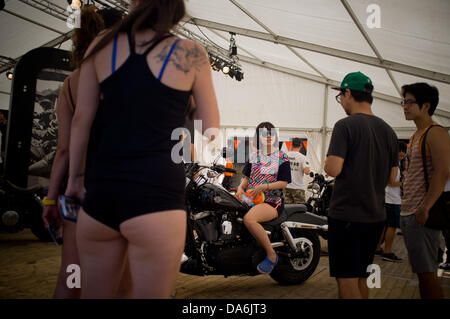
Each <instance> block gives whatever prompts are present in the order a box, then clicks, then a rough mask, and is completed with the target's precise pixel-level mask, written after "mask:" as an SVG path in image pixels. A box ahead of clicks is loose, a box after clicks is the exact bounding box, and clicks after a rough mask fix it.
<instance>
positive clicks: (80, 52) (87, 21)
mask: <svg viewBox="0 0 450 319" xmlns="http://www.w3.org/2000/svg"><path fill="white" fill-rule="evenodd" d="M97 11H98V9H97V8H96V7H95V6H94V5H85V6H83V7H82V9H81V17H80V18H81V25H80V28H76V29H75V31H74V33H73V36H72V43H73V50H72V64H73V66H74V67H75V68H79V67H80V66H81V63H82V62H83V56H84V54H85V53H86V50H87V48H88V47H89V44H90V43H91V42H92V40H94V38H95V37H96V36H97V34H98V33H99V32H100V31H102V30H103V29H104V28H105V25H104V22H103V19H102V17H101V16H100V15H99V14H98V12H97Z"/></svg>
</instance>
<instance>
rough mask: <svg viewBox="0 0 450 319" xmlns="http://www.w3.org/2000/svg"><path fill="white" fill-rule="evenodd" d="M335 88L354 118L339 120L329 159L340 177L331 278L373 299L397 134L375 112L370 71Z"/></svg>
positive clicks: (332, 218)
mask: <svg viewBox="0 0 450 319" xmlns="http://www.w3.org/2000/svg"><path fill="white" fill-rule="evenodd" d="M333 89H335V90H339V91H340V93H339V94H338V95H337V96H336V99H337V101H338V103H340V104H341V106H342V107H343V109H344V111H345V112H346V113H347V115H348V117H346V118H344V119H341V120H339V121H338V122H336V124H335V126H334V128H333V133H332V136H331V141H330V146H329V149H328V153H327V159H326V162H325V172H326V173H327V174H328V175H330V176H332V177H335V178H336V181H335V185H334V190H333V195H332V198H331V203H330V210H329V214H328V251H329V260H330V276H331V277H336V280H337V283H338V289H339V297H340V298H368V295H369V292H368V287H367V279H366V278H367V277H368V276H369V273H368V272H367V271H368V266H369V265H371V264H372V262H373V258H374V254H375V249H376V246H377V243H378V239H379V238H380V236H381V233H382V231H383V228H384V225H385V220H386V211H385V208H384V197H385V196H384V195H385V194H384V191H385V187H386V185H387V183H388V182H391V183H392V182H394V181H395V177H396V176H397V172H398V142H397V136H396V135H395V133H394V131H393V130H392V128H391V127H390V126H389V125H388V124H386V122H384V121H383V120H382V119H380V118H379V117H376V116H375V115H374V114H373V113H372V108H371V105H372V101H373V97H372V91H373V85H372V81H371V80H370V79H369V78H368V77H367V76H366V75H364V74H362V73H361V72H354V73H349V74H347V75H346V76H345V78H344V80H343V81H342V83H341V85H340V87H338V88H333Z"/></svg>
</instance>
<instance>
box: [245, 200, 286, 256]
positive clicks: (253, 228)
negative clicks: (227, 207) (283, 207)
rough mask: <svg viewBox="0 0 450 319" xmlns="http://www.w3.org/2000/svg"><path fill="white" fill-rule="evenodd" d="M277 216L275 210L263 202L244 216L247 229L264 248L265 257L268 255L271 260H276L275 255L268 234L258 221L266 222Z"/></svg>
mask: <svg viewBox="0 0 450 319" xmlns="http://www.w3.org/2000/svg"><path fill="white" fill-rule="evenodd" d="M277 216H278V213H277V210H276V209H275V208H273V207H272V206H270V205H269V204H265V203H263V204H259V205H256V206H254V207H252V208H251V209H250V210H249V211H248V212H247V214H245V216H244V224H245V226H246V227H247V229H248V231H249V232H250V234H252V235H253V237H254V238H255V239H256V241H257V242H258V243H259V244H260V245H261V246H262V247H263V248H264V250H265V251H266V254H267V257H269V259H270V260H271V261H272V262H275V261H276V259H277V255H276V253H275V250H273V248H272V245H271V244H270V239H269V236H267V233H266V230H265V229H264V227H262V226H261V224H260V223H263V222H268V221H270V220H272V219H275V218H276V217H277Z"/></svg>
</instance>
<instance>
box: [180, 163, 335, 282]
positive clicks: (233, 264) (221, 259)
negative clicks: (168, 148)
mask: <svg viewBox="0 0 450 319" xmlns="http://www.w3.org/2000/svg"><path fill="white" fill-rule="evenodd" d="M201 169H208V170H210V171H212V172H216V173H219V174H221V173H224V172H230V173H236V171H235V170H233V169H229V168H226V167H225V166H223V165H216V164H213V165H212V166H200V165H198V164H197V163H191V164H188V165H187V167H186V209H187V217H188V219H187V220H188V221H187V238H186V247H185V255H184V257H185V259H187V260H182V261H183V263H182V265H181V272H183V273H186V274H191V275H199V276H205V275H224V276H225V277H226V276H231V275H249V276H253V275H258V274H259V272H258V271H257V270H256V267H257V265H258V264H259V263H260V262H261V261H262V260H263V259H264V258H265V251H264V249H263V248H262V247H261V246H260V245H259V244H258V243H257V242H256V240H255V239H254V238H253V236H252V235H251V234H250V233H249V232H248V230H247V228H246V227H245V225H244V223H243V217H244V215H245V214H246V213H247V211H248V210H249V209H250V207H249V206H248V205H247V204H245V203H242V202H241V201H239V200H238V199H237V198H236V197H234V196H233V195H232V194H230V193H229V192H228V191H227V190H226V189H225V188H223V187H222V186H221V185H219V184H215V183H210V182H207V181H204V182H203V183H202V182H201V180H200V181H199V178H198V175H199V174H198V172H199V171H200V170H201ZM262 225H263V227H264V229H265V230H266V232H267V235H268V236H269V238H270V241H271V243H272V247H273V248H274V249H275V251H276V252H277V254H278V256H279V261H278V264H277V265H276V267H275V268H274V270H273V271H272V272H271V274H270V276H271V277H272V278H273V279H274V280H276V281H277V282H278V283H280V284H283V285H295V284H300V283H302V282H303V281H305V280H307V279H308V278H309V277H310V276H311V275H312V274H313V272H314V270H315V269H316V267H317V264H318V262H319V258H320V240H319V237H318V234H319V232H325V231H326V230H327V229H328V226H327V224H326V222H324V220H323V219H322V218H320V216H316V215H314V214H310V213H308V212H306V206H305V205H296V204H292V205H285V209H284V211H283V212H282V213H281V214H280V216H279V217H278V218H277V219H275V220H272V221H270V222H267V223H263V224H262Z"/></svg>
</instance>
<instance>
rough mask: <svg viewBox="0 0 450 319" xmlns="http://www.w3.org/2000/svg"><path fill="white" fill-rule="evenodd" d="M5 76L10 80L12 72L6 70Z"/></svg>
mask: <svg viewBox="0 0 450 319" xmlns="http://www.w3.org/2000/svg"><path fill="white" fill-rule="evenodd" d="M6 77H7V78H8V80H12V78H13V73H12V72H11V71H6Z"/></svg>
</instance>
